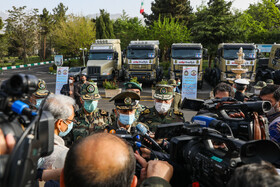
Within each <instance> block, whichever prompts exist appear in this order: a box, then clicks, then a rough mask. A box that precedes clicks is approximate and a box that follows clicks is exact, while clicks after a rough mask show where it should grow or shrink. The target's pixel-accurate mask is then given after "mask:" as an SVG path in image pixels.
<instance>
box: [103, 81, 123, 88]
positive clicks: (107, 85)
mask: <svg viewBox="0 0 280 187" xmlns="http://www.w3.org/2000/svg"><path fill="white" fill-rule="evenodd" d="M103 87H104V88H105V89H118V88H119V85H118V83H117V82H116V81H107V80H105V81H104V82H103Z"/></svg>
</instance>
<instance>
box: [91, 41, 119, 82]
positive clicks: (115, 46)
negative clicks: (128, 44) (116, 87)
mask: <svg viewBox="0 0 280 187" xmlns="http://www.w3.org/2000/svg"><path fill="white" fill-rule="evenodd" d="M120 43H121V42H120V40H119V39H98V40H96V41H95V43H94V44H92V45H91V47H90V50H89V55H88V61H87V71H86V73H87V76H88V79H90V80H93V81H96V82H102V81H104V80H105V79H106V80H112V79H114V78H120V77H122V76H123V69H122V61H121V45H120Z"/></svg>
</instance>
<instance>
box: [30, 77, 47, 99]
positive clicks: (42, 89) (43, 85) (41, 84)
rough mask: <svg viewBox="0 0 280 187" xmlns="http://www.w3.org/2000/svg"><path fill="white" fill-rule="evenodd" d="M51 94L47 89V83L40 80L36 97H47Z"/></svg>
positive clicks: (35, 93)
mask: <svg viewBox="0 0 280 187" xmlns="http://www.w3.org/2000/svg"><path fill="white" fill-rule="evenodd" d="M48 94H49V90H47V89H46V83H45V81H44V80H42V79H38V84H37V90H36V91H35V92H34V93H33V95H34V96H36V97H42V98H43V97H46V96H47V95H48Z"/></svg>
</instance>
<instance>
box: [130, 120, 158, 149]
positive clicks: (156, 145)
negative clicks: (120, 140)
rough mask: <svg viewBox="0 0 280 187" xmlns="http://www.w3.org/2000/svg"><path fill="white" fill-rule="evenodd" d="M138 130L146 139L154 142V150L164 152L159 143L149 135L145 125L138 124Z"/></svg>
mask: <svg viewBox="0 0 280 187" xmlns="http://www.w3.org/2000/svg"><path fill="white" fill-rule="evenodd" d="M136 129H137V130H138V131H139V132H140V133H141V134H142V135H143V136H144V137H145V138H146V139H148V140H149V141H150V142H152V144H153V146H154V148H155V149H156V150H157V151H162V148H161V147H160V146H159V145H158V143H157V142H156V141H155V140H154V139H152V138H151V137H150V136H149V134H148V133H147V132H148V130H147V129H146V127H144V125H142V124H140V123H139V124H137V125H136Z"/></svg>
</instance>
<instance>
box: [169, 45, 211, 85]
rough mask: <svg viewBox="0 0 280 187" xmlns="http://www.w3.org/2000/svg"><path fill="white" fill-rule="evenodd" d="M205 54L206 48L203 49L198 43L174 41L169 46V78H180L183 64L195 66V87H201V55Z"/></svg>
mask: <svg viewBox="0 0 280 187" xmlns="http://www.w3.org/2000/svg"><path fill="white" fill-rule="evenodd" d="M206 55H207V49H203V47H202V45H201V44H200V43H174V44H172V46H171V56H170V59H171V63H170V68H169V76H170V78H171V79H175V78H181V79H182V70H183V66H197V67H198V71H199V74H198V77H197V80H198V82H197V87H198V88H199V89H201V88H202V84H203V69H202V65H203V56H206Z"/></svg>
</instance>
